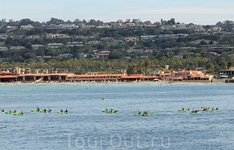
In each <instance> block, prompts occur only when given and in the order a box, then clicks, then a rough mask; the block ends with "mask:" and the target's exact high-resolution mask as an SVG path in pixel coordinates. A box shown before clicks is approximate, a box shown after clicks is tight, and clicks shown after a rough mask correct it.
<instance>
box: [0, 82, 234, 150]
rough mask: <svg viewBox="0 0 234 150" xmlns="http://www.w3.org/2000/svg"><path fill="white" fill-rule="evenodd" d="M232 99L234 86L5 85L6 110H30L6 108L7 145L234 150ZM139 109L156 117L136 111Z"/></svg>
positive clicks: (2, 119) (0, 136) (3, 136)
mask: <svg viewBox="0 0 234 150" xmlns="http://www.w3.org/2000/svg"><path fill="white" fill-rule="evenodd" d="M102 98H104V100H102ZM233 98H234V84H213V83H211V84H153V83H150V84H137V83H133V84H23V85H22V84H4V85H0V108H1V109H4V110H5V111H9V110H14V109H16V110H17V111H21V110H23V111H24V113H25V114H26V116H14V115H10V114H5V113H4V112H0V143H1V144H0V149H2V150H18V149H19V150H23V149H25V150H32V149H34V150H40V149H43V150H45V149H46V150H47V149H48V150H52V149H57V150H58V149H59V150H60V149H61V150H67V149H72V150H73V149H85V150H86V149H87V150H91V149H95V150H96V149H100V150H101V149H103V150H112V149H117V150H125V149H126V150H136V149H142V150H151V149H152V150H153V149H156V150H158V149H160V150H161V149H173V150H174V149H175V150H177V149H180V150H187V149H200V150H201V149H206V150H209V149H212V150H216V149H217V150H222V149H223V150H227V149H234V148H233V147H234V141H233V139H234V128H233V126H234V116H233V114H234V100H233ZM36 107H39V108H40V109H48V108H50V109H52V112H51V113H38V112H31V109H36ZM182 107H184V108H190V109H193V108H194V109H199V110H201V107H218V108H219V109H220V111H219V112H202V113H201V114H189V113H180V112H178V109H181V108H182ZM66 108H67V109H68V111H69V114H57V113H56V112H57V111H60V109H63V110H65V109H66ZM105 108H108V109H110V108H112V109H114V110H118V111H119V113H118V114H106V113H104V112H102V110H105ZM138 110H139V111H141V112H143V111H145V110H147V111H149V112H151V111H154V113H155V116H152V117H142V116H134V113H137V111H138Z"/></svg>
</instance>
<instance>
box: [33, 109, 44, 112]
mask: <svg viewBox="0 0 234 150" xmlns="http://www.w3.org/2000/svg"><path fill="white" fill-rule="evenodd" d="M31 112H44V110H42V109H41V110H35V109H32V110H31Z"/></svg>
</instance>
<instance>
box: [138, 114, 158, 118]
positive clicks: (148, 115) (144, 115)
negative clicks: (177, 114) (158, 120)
mask: <svg viewBox="0 0 234 150" xmlns="http://www.w3.org/2000/svg"><path fill="white" fill-rule="evenodd" d="M134 116H143V117H150V116H155V114H147V115H146V114H134Z"/></svg>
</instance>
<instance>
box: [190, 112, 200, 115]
mask: <svg viewBox="0 0 234 150" xmlns="http://www.w3.org/2000/svg"><path fill="white" fill-rule="evenodd" d="M189 114H195V115H196V114H201V112H189Z"/></svg>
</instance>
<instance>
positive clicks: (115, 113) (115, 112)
mask: <svg viewBox="0 0 234 150" xmlns="http://www.w3.org/2000/svg"><path fill="white" fill-rule="evenodd" d="M118 113H119V112H118V111H117V112H106V114H118Z"/></svg>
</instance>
